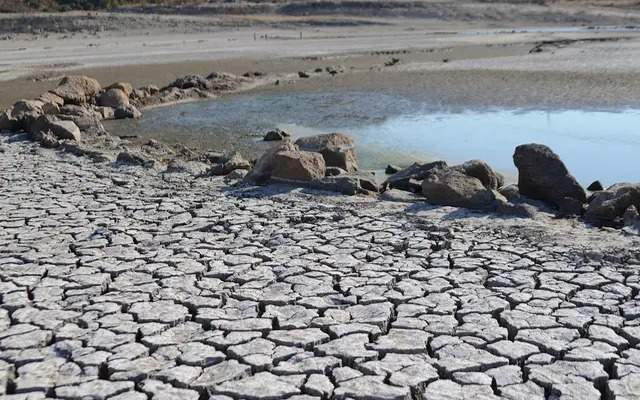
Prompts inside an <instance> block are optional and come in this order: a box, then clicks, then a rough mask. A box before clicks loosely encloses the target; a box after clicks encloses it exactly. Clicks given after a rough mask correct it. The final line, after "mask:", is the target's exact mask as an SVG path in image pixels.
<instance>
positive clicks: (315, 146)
mask: <svg viewBox="0 0 640 400" xmlns="http://www.w3.org/2000/svg"><path fill="white" fill-rule="evenodd" d="M295 144H296V145H297V146H298V147H299V148H300V150H303V151H311V152H314V153H320V154H322V157H323V158H324V161H325V163H326V165H327V166H328V167H338V168H342V169H344V170H345V171H347V172H355V171H357V170H358V159H357V158H356V153H355V151H354V142H353V139H351V138H350V137H348V136H347V135H344V134H342V133H328V134H323V135H315V136H307V137H303V138H300V139H298V140H296V143H295Z"/></svg>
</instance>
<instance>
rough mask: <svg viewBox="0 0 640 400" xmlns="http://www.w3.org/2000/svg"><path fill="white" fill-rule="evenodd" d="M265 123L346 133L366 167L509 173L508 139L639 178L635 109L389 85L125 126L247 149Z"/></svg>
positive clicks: (584, 175) (593, 175)
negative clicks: (506, 103) (487, 98)
mask: <svg viewBox="0 0 640 400" xmlns="http://www.w3.org/2000/svg"><path fill="white" fill-rule="evenodd" d="M273 127H281V128H284V129H286V130H288V131H290V132H291V133H292V134H293V135H294V136H304V135H310V134H315V133H323V132H333V131H339V132H344V133H347V134H348V135H350V136H351V137H353V138H354V139H355V141H356V143H357V150H358V156H359V159H360V164H361V166H362V167H363V168H364V169H382V168H384V167H385V166H386V165H387V164H388V163H395V164H400V165H401V166H403V165H408V164H409V163H411V162H413V161H416V160H421V161H430V160H436V159H443V160H446V161H447V162H449V163H459V162H463V161H465V160H469V159H474V158H479V159H483V160H485V161H487V162H488V163H489V164H490V165H492V166H493V167H494V168H496V169H498V170H500V171H502V172H503V173H506V174H507V175H508V176H511V177H513V176H515V174H516V170H515V167H514V165H513V161H512V154H513V150H514V148H515V147H516V146H517V145H519V144H522V143H531V142H535V143H543V144H546V145H548V146H550V147H551V148H552V149H553V150H554V151H555V152H557V153H558V154H559V155H560V157H561V158H562V159H563V160H564V162H565V164H566V165H567V167H568V168H569V169H570V171H571V172H572V173H573V174H574V175H575V176H576V178H577V179H578V180H579V181H580V182H581V183H582V184H583V185H588V184H589V183H590V182H592V181H593V180H595V179H599V180H601V181H602V182H603V183H604V184H610V183H614V182H619V181H640V159H639V155H640V110H638V109H622V110H620V109H615V110H614V109H541V108H538V109H536V108H531V109H505V108H491V107H486V108H483V109H477V108H475V109H466V108H464V107H448V106H444V105H442V104H438V101H437V99H430V98H429V97H428V94H406V93H395V92H393V91H369V92H358V91H337V92H334V91H328V92H309V93H291V94H282V93H258V94H242V95H235V96H231V97H226V98H222V99H217V100H213V101H206V102H196V103H188V104H181V105H177V106H172V107H164V108H157V109H153V110H148V111H147V112H145V115H144V117H143V118H142V119H141V120H139V121H135V122H131V121H130V122H127V125H126V126H125V128H126V130H127V132H128V133H130V134H137V135H141V136H149V137H157V138H161V139H165V140H173V141H180V142H187V143H191V144H193V143H197V144H199V145H204V146H210V147H212V148H220V147H224V148H235V149H240V150H243V151H246V152H252V151H254V152H255V151H257V152H259V150H260V149H261V146H264V143H261V141H260V138H261V135H262V133H263V132H264V131H265V130H266V129H270V128H273ZM120 129H122V127H120Z"/></svg>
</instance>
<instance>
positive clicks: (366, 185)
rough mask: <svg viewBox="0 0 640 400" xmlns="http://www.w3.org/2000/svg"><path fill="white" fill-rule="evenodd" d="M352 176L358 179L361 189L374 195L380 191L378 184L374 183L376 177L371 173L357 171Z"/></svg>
mask: <svg viewBox="0 0 640 400" xmlns="http://www.w3.org/2000/svg"><path fill="white" fill-rule="evenodd" d="M352 175H353V176H355V177H357V178H358V180H359V181H360V187H361V188H362V189H364V190H368V191H370V192H376V193H378V192H379V191H380V186H379V185H378V182H376V177H375V176H374V175H373V174H372V173H371V172H366V171H359V172H357V173H355V174H352Z"/></svg>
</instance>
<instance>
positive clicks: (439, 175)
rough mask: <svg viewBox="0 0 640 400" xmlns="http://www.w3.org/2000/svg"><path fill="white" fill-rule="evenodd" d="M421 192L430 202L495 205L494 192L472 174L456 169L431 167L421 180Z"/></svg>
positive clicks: (483, 207)
mask: <svg viewBox="0 0 640 400" xmlns="http://www.w3.org/2000/svg"><path fill="white" fill-rule="evenodd" d="M422 194H423V195H424V196H425V197H426V200H427V202H429V203H431V204H437V205H443V206H454V207H464V208H470V209H474V210H492V209H494V208H495V207H496V203H495V201H496V192H494V191H493V190H491V189H488V188H486V187H485V186H484V185H483V184H482V182H481V181H480V180H479V179H478V178H475V177H473V176H469V175H466V174H464V173H462V172H460V171H459V170H458V169H453V168H444V169H439V168H438V169H433V170H432V171H431V172H429V174H428V175H427V176H426V177H425V179H424V181H423V182H422Z"/></svg>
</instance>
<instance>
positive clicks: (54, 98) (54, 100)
mask: <svg viewBox="0 0 640 400" xmlns="http://www.w3.org/2000/svg"><path fill="white" fill-rule="evenodd" d="M36 100H38V101H41V102H42V104H52V105H55V106H57V107H58V109H60V107H62V106H63V105H64V99H63V98H62V97H60V96H58V95H57V94H55V93H51V92H46V93H43V94H41V95H40V97H38V98H37V99H36Z"/></svg>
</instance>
